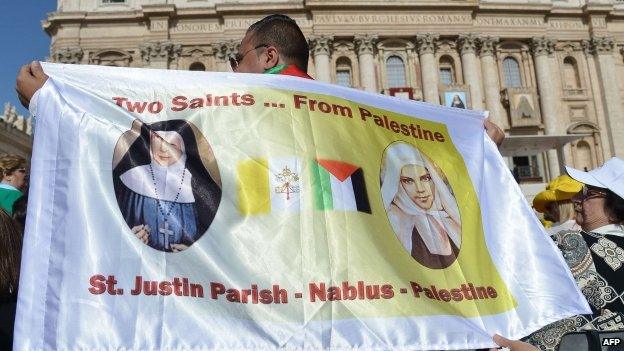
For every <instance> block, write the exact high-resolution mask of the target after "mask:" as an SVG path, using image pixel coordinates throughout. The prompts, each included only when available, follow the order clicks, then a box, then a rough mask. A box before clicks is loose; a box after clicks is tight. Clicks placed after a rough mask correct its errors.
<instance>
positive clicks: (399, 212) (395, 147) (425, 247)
mask: <svg viewBox="0 0 624 351" xmlns="http://www.w3.org/2000/svg"><path fill="white" fill-rule="evenodd" d="M381 193H382V198H383V202H384V207H385V209H386V212H387V214H388V219H389V220H390V224H391V225H392V229H393V230H394V233H395V234H396V236H397V238H398V239H399V241H400V242H401V244H402V245H403V247H404V248H405V250H407V252H409V253H410V254H411V255H412V257H413V258H414V259H415V260H416V261H418V262H419V263H420V264H422V265H424V266H425V267H429V268H433V269H439V268H446V267H448V266H450V265H451V264H452V263H453V262H455V259H456V258H457V255H458V254H459V249H460V247H461V221H460V217H459V209H458V207H457V201H456V200H455V196H454V195H453V192H452V191H451V189H450V186H449V185H448V184H447V183H446V182H445V181H444V179H443V177H442V174H441V171H440V170H439V169H438V168H437V167H435V166H434V164H433V162H432V161H431V160H430V159H429V158H428V157H427V156H425V155H424V154H422V153H421V152H420V151H419V150H418V149H416V148H415V147H413V146H411V145H409V144H406V143H402V142H401V143H394V144H392V145H390V146H389V147H388V148H387V149H386V153H385V156H384V163H383V165H382V171H381Z"/></svg>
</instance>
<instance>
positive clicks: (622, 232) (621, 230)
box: [591, 224, 624, 236]
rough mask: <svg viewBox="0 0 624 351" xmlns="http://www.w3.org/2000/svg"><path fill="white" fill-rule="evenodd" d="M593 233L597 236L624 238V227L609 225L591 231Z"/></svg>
mask: <svg viewBox="0 0 624 351" xmlns="http://www.w3.org/2000/svg"><path fill="white" fill-rule="evenodd" d="M591 232H592V233H597V234H603V235H604V234H609V235H617V236H624V226H623V225H621V224H607V225H603V226H602V227H599V228H596V229H594V230H592V231H591Z"/></svg>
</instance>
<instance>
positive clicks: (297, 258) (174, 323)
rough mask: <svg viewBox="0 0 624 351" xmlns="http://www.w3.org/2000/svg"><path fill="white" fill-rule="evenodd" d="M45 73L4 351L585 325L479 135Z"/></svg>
mask: <svg viewBox="0 0 624 351" xmlns="http://www.w3.org/2000/svg"><path fill="white" fill-rule="evenodd" d="M44 69H45V71H46V73H47V74H48V75H49V76H50V79H49V80H48V81H47V83H46V84H45V86H44V87H43V88H42V89H41V90H40V93H39V95H38V99H37V101H36V103H37V109H38V116H37V120H36V130H35V143H34V153H33V157H32V171H31V188H30V195H29V196H30V198H29V210H28V211H29V212H28V221H27V228H26V237H25V240H24V254H23V264H22V275H21V281H20V290H19V305H18V313H17V315H18V317H17V321H16V335H15V347H16V349H18V350H26V349H50V350H56V349H60V350H74V349H137V350H139V349H140V350H145V349H277V348H286V349H326V348H331V349H397V350H401V349H404V350H414V349H444V350H451V349H466V348H481V347H490V346H493V343H492V341H491V335H493V334H495V333H498V334H501V335H503V336H506V337H509V338H512V339H517V338H520V337H523V336H526V335H528V334H529V333H531V332H533V331H535V330H537V329H539V328H540V327H542V326H544V325H546V324H548V323H551V322H554V321H557V320H559V319H562V318H564V317H568V316H571V315H574V314H580V313H588V312H589V308H588V306H587V303H586V302H585V299H584V298H583V296H582V295H581V294H580V293H579V291H578V289H577V287H576V285H575V283H574V281H573V279H572V277H571V275H570V273H569V272H568V269H567V268H566V266H565V263H564V262H563V259H562V257H561V256H560V254H559V253H558V251H557V248H556V247H555V245H554V244H553V242H552V241H551V240H550V239H549V238H548V236H547V235H546V234H545V233H544V231H543V229H542V227H541V225H540V223H539V222H538V220H537V219H536V218H535V216H534V215H533V214H532V212H531V209H530V208H529V207H528V205H527V203H526V201H525V200H524V197H523V195H522V194H521V192H520V189H519V188H518V186H517V184H516V183H515V181H514V179H513V178H512V176H511V174H510V172H509V169H508V168H507V166H506V165H505V163H504V162H503V159H502V158H501V156H500V154H499V153H498V151H497V149H496V146H495V145H494V144H493V143H492V142H491V141H490V140H489V139H488V138H487V136H486V135H485V134H484V130H483V121H482V120H483V118H485V113H481V112H475V111H469V110H462V109H455V108H445V107H440V106H434V105H429V104H425V103H418V102H413V101H407V100H400V99H396V98H392V97H387V96H382V95H376V94H370V93H366V92H361V91H358V90H354V89H348V88H342V87H338V86H333V85H328V84H324V83H319V82H314V81H310V80H304V79H300V78H294V77H286V76H276V75H244V74H228V73H199V72H184V71H164V70H145V69H129V68H111V67H97V66H78V65H58V64H45V65H44Z"/></svg>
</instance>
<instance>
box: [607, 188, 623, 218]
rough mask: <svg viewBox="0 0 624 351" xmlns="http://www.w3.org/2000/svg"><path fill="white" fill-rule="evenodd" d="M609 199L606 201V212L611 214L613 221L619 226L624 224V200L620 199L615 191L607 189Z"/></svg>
mask: <svg viewBox="0 0 624 351" xmlns="http://www.w3.org/2000/svg"><path fill="white" fill-rule="evenodd" d="M606 192H607V197H606V201H605V210H607V213H610V214H611V216H612V217H611V219H612V220H614V221H615V222H616V223H618V224H623V223H624V199H622V198H621V197H619V196H618V195H617V194H616V193H614V192H613V191H611V190H609V189H606Z"/></svg>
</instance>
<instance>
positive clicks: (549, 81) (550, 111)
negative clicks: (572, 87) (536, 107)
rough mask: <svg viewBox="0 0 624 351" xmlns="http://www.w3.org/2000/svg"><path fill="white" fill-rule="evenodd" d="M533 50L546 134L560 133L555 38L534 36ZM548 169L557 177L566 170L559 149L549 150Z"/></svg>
mask: <svg viewBox="0 0 624 351" xmlns="http://www.w3.org/2000/svg"><path fill="white" fill-rule="evenodd" d="M531 50H532V52H533V60H534V61H535V75H536V77H537V90H538V93H539V101H540V108H541V112H542V121H543V122H544V132H545V134H547V135H549V134H558V132H559V130H558V128H557V124H558V121H557V103H558V99H557V94H556V93H555V86H554V85H553V76H552V72H551V70H550V60H549V58H548V56H549V55H552V54H553V53H554V51H555V40H553V39H550V38H546V37H534V38H533V39H532V40H531ZM548 170H549V173H550V177H551V178H555V177H556V176H558V175H559V174H561V173H564V172H565V170H564V169H561V168H560V166H559V161H558V157H557V150H550V151H548Z"/></svg>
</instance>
